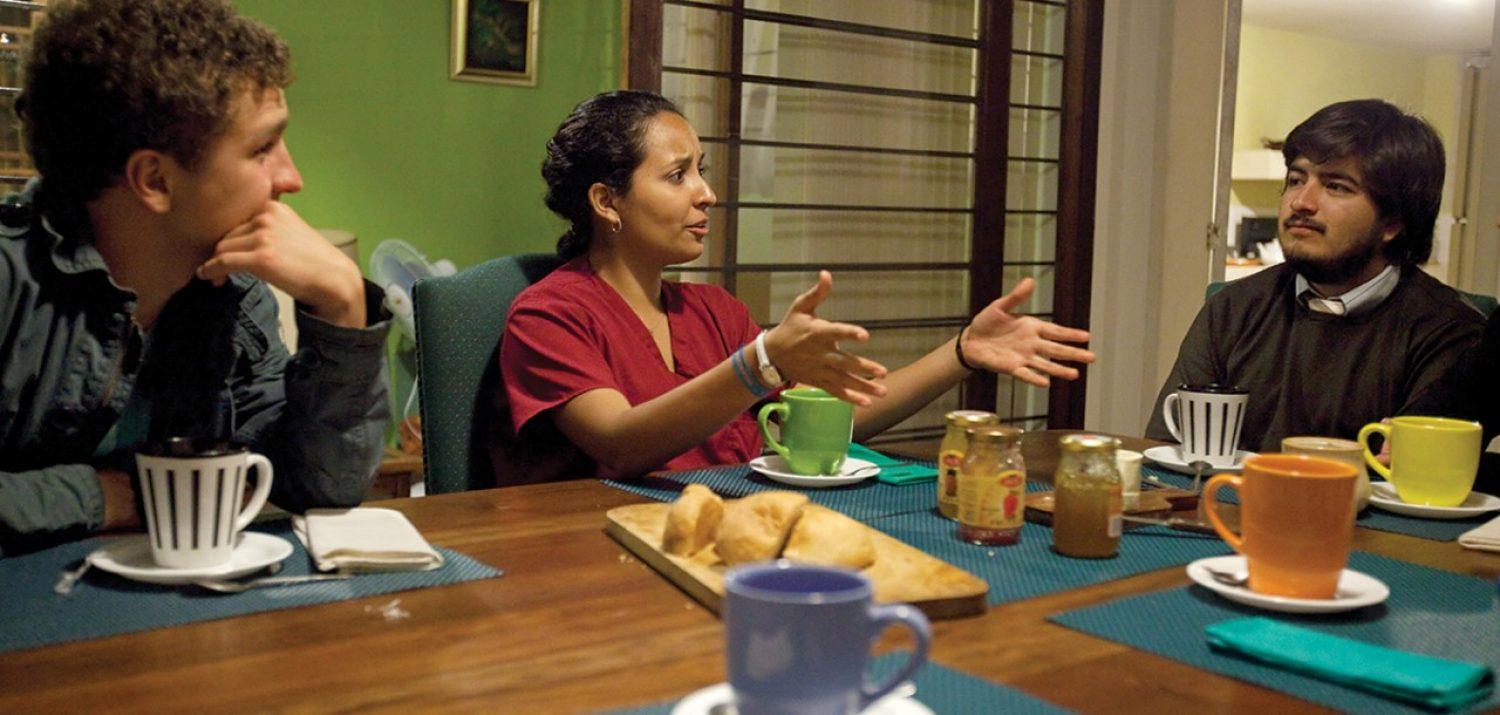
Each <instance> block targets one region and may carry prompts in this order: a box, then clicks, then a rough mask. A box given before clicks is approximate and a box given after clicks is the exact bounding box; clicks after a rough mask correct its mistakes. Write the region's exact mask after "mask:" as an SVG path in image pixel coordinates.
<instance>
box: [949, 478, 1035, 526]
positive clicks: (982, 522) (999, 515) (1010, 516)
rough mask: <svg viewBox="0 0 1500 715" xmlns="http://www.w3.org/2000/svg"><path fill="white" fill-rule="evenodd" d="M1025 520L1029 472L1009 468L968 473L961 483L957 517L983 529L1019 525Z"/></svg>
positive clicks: (962, 521) (965, 522)
mask: <svg viewBox="0 0 1500 715" xmlns="http://www.w3.org/2000/svg"><path fill="white" fill-rule="evenodd" d="M1025 520H1026V473H1025V472H1022V471H1020V470H1017V469H1007V470H1003V471H1000V472H996V473H992V474H965V475H963V478H962V479H961V480H960V481H959V484H958V521H959V523H960V524H964V525H966V526H974V527H979V528H982V529H1019V528H1020V527H1021V523H1022V522H1024V521H1025Z"/></svg>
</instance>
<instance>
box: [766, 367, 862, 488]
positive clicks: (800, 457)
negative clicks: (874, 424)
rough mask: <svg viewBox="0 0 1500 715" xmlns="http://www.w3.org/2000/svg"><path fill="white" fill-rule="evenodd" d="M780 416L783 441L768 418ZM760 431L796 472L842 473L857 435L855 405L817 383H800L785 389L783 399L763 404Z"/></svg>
mask: <svg viewBox="0 0 1500 715" xmlns="http://www.w3.org/2000/svg"><path fill="white" fill-rule="evenodd" d="M772 414H775V415H778V416H779V417H780V420H779V422H780V423H781V441H780V442H778V441H776V439H775V438H774V437H772V436H771V430H770V429H768V428H767V426H766V420H767V419H769V418H770V416H771V415H772ZM758 419H759V421H760V433H761V434H762V435H764V436H765V438H766V444H768V445H770V446H771V449H772V450H774V451H775V452H776V453H777V454H779V455H781V458H782V459H785V460H786V463H787V466H788V467H790V468H791V470H792V472H794V473H796V474H803V475H809V476H810V475H826V474H838V473H839V467H842V466H844V456H845V455H847V454H848V453H849V440H850V438H851V437H853V435H854V405H851V404H849V403H848V402H845V401H843V400H840V399H839V398H837V397H834V396H833V395H830V394H828V393H827V392H824V391H822V390H819V389H818V388H816V387H797V388H793V389H790V390H787V391H785V392H782V393H781V401H780V402H772V403H771V404H768V405H766V406H765V407H762V408H760V415H759V417H758Z"/></svg>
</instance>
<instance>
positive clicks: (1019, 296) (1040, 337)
mask: <svg viewBox="0 0 1500 715" xmlns="http://www.w3.org/2000/svg"><path fill="white" fill-rule="evenodd" d="M1035 287H1036V283H1035V282H1034V281H1032V280H1031V279H1030V278H1026V279H1024V280H1022V281H1021V282H1020V283H1019V284H1018V285H1016V287H1015V288H1014V289H1013V290H1011V292H1009V293H1007V294H1005V295H1003V296H1001V297H1000V298H998V299H996V300H995V302H993V303H990V304H989V305H988V306H986V307H985V309H984V310H982V311H980V312H979V314H977V315H975V316H974V319H973V320H972V321H970V322H969V328H968V330H966V331H965V332H964V333H963V335H962V336H960V339H961V340H962V343H961V346H960V349H961V350H963V355H964V359H965V360H967V361H968V363H969V364H970V365H973V366H974V367H979V368H984V369H986V370H991V371H994V372H1003V373H1006V374H1009V375H1011V376H1012V377H1014V378H1016V379H1017V380H1021V381H1023V382H1028V383H1031V384H1033V385H1036V386H1038V387H1046V386H1047V385H1048V384H1049V383H1050V379H1049V377H1048V376H1049V375H1050V376H1051V377H1060V378H1062V379H1064V380H1073V379H1076V378H1077V377H1078V370H1077V369H1075V368H1072V367H1068V366H1067V365H1060V364H1058V362H1057V361H1059V360H1065V361H1068V362H1078V363H1091V362H1093V361H1094V354H1093V353H1092V352H1089V351H1088V350H1086V349H1084V348H1079V347H1074V346H1072V345H1065V344H1064V343H1087V342H1088V340H1089V334H1088V332H1087V331H1084V330H1078V329H1076V328H1065V327H1063V326H1061V325H1057V324H1055V323H1049V322H1047V321H1045V320H1041V319H1039V318H1034V317H1031V316H1016V315H1012V314H1011V312H1010V311H1012V310H1014V309H1015V307H1016V306H1018V305H1020V304H1022V303H1024V302H1026V299H1027V298H1030V297H1031V291H1032V290H1033V289H1034V288H1035Z"/></svg>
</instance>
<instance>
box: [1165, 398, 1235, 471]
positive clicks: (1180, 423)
mask: <svg viewBox="0 0 1500 715" xmlns="http://www.w3.org/2000/svg"><path fill="white" fill-rule="evenodd" d="M1249 399H1250V392H1249V391H1248V390H1246V389H1244V388H1241V387H1229V386H1226V385H1214V384H1210V385H1178V386H1177V391H1176V392H1174V393H1172V394H1170V395H1167V399H1165V400H1163V401H1162V407H1161V412H1162V415H1161V416H1162V418H1163V419H1164V420H1165V421H1166V423H1167V431H1168V432H1171V433H1172V437H1173V439H1176V440H1177V441H1178V442H1180V443H1181V446H1180V447H1178V450H1177V451H1178V453H1179V455H1178V456H1180V457H1181V458H1182V461H1184V462H1187V463H1189V464H1191V463H1193V462H1200V461H1201V462H1208V464H1209V465H1210V466H1214V467H1232V466H1234V458H1235V452H1236V451H1238V450H1239V448H1240V427H1241V426H1242V425H1243V424H1244V422H1245V403H1247V402H1248V401H1249Z"/></svg>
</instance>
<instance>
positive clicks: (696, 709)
mask: <svg viewBox="0 0 1500 715" xmlns="http://www.w3.org/2000/svg"><path fill="white" fill-rule="evenodd" d="M900 691H901V688H896V692H893V693H891V694H890V695H887V696H885V697H883V698H881V699H879V700H876V701H875V702H873V703H870V707H867V708H865V709H864V711H863V712H861V713H860V715H933V713H932V709H931V708H929V707H927V706H926V705H923V704H922V703H920V702H918V701H917V700H915V699H914V698H910V697H907V696H905V695H902V694H901V693H900ZM733 700H734V691H733V690H732V689H730V687H729V683H719V684H718V685H710V686H708V687H706V688H703V689H702V690H698V691H695V692H693V693H692V694H691V695H688V696H687V697H685V698H683V699H681V700H678V701H677V705H676V706H675V707H673V708H672V715H708V714H709V713H713V715H734V713H735V709H734V703H733Z"/></svg>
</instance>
